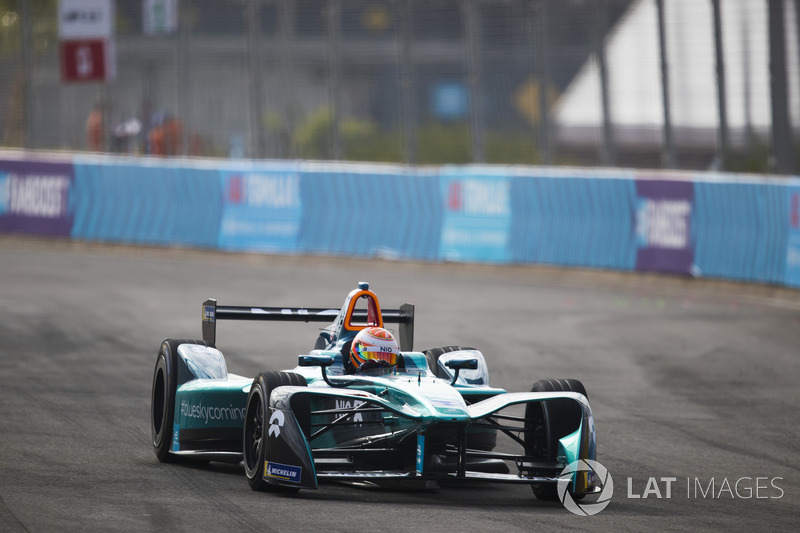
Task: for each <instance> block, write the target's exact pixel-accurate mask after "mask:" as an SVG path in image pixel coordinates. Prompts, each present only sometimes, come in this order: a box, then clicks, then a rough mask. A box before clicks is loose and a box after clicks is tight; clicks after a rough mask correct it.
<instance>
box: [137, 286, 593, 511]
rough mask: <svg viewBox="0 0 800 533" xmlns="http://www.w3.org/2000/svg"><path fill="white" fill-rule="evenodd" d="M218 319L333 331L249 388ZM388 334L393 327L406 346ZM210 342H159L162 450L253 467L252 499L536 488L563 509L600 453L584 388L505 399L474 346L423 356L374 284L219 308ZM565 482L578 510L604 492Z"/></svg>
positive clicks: (154, 415) (161, 456)
mask: <svg viewBox="0 0 800 533" xmlns="http://www.w3.org/2000/svg"><path fill="white" fill-rule="evenodd" d="M220 320H265V321H302V322H325V323H329V324H328V325H327V326H326V327H325V328H324V329H322V330H321V332H320V333H319V334H318V337H317V339H316V342H315V344H314V348H313V349H311V350H309V351H308V352H307V353H304V354H301V355H299V356H298V360H297V361H298V365H297V366H296V367H295V368H293V369H291V370H285V371H265V372H261V373H259V374H258V375H257V376H256V377H255V378H246V377H242V376H237V375H234V374H230V373H228V371H227V367H226V364H225V358H224V356H223V354H222V352H220V350H219V349H218V348H217V347H216V325H217V321H220ZM389 324H397V339H395V338H394V334H393V333H392V332H391V331H389V330H386V329H385V328H384V326H388V325H389ZM376 332H377V333H376ZM367 333H369V334H374V335H378V336H382V337H381V338H380V339H378V340H377V341H376V342H380V343H382V346H383V347H379V348H376V347H375V346H372V345H369V344H368V343H365V342H363V341H362V340H359V339H361V338H362V337H363V336H364V335H366V334H367ZM202 336H203V338H202V340H178V339H166V340H164V341H163V342H162V344H161V347H160V349H159V352H158V355H157V357H156V364H155V370H154V375H153V388H152V398H151V400H152V401H151V426H152V444H153V448H154V450H155V454H156V457H157V458H158V460H159V461H162V462H171V461H176V460H179V459H180V460H196V461H224V462H232V463H243V465H244V471H245V474H246V477H247V480H248V482H249V485H250V487H251V488H252V489H253V490H258V491H297V490H300V489H317V488H318V486H319V482H320V481H323V480H338V481H358V482H369V483H374V484H377V485H380V484H381V483H382V482H387V483H389V482H397V481H402V480H418V481H425V482H445V484H446V482H453V483H457V482H461V481H473V482H474V481H486V482H501V483H517V484H528V485H530V486H531V487H532V488H533V493H534V494H535V495H536V497H537V498H540V499H548V500H553V499H556V498H557V497H558V496H557V492H556V487H557V483H558V481H559V476H560V474H561V473H562V471H566V470H565V468H566V467H567V465H569V464H571V463H573V462H575V461H578V460H581V459H584V460H585V459H589V460H594V459H595V456H596V436H595V426H594V420H593V416H592V410H591V408H590V405H589V401H588V396H587V394H586V390H585V388H584V386H583V384H581V382H580V381H578V380H574V379H543V380H539V381H536V382H535V383H534V384H533V386H532V388H531V391H530V392H506V391H505V390H503V389H500V388H495V387H492V386H490V384H489V371H488V367H487V364H486V360H485V358H484V356H483V354H482V353H481V352H480V351H478V350H476V349H473V348H471V347H465V346H455V345H447V346H442V347H438V348H433V349H427V350H422V351H414V350H413V341H414V306H413V305H410V304H403V305H402V306H400V307H398V308H396V309H383V310H382V309H381V307H380V302H379V301H378V298H377V296H376V294H375V293H374V292H373V291H372V290H370V287H369V283H366V282H360V283H359V284H358V287H357V288H356V289H354V290H352V291H350V292H349V294H348V295H347V297H346V298H345V301H344V304H343V305H342V306H341V308H338V309H336V308H302V307H250V306H223V305H218V304H217V302H216V300H214V299H209V300H206V301H205V302H203V306H202ZM376 346H377V345H376ZM373 352H374V353H373ZM372 355H380V359H376V360H368V359H369V356H372ZM362 356H363V357H366V358H367V359H365V360H364V363H363V364H359V361H360V360H361V358H362ZM368 363H372V364H368ZM567 475H569V476H571V479H570V481H569V491H570V493H571V494H572V495H573V497H574V498H576V499H578V498H581V497H583V496H585V495H587V494H591V493H596V492H598V491H600V489H601V483H600V480H599V479H597V477H596V476H594V475H593V474H592V473H591V472H582V471H577V472H576V471H572V472H571V473H568V474H567ZM562 499H563V494H562Z"/></svg>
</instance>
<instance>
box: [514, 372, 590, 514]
mask: <svg viewBox="0 0 800 533" xmlns="http://www.w3.org/2000/svg"><path fill="white" fill-rule="evenodd" d="M531 392H578V393H580V394H583V395H584V396H586V397H587V398H588V397H589V395H588V394H586V388H585V387H584V386H583V383H581V382H580V381H578V380H577V379H540V380H539V381H537V382H536V383H534V384H533V386H532V387H531ZM582 418H583V415H582V411H581V409H580V407H579V406H577V405H576V404H575V402H574V401H572V400H567V399H563V400H548V401H545V402H539V403H533V404H528V405H527V406H526V407H525V420H526V431H525V449H526V455H532V456H535V457H537V456H538V457H543V458H544V459H545V460H546V461H548V462H555V461H556V456H557V455H558V441H559V439H561V438H563V437H566V436H567V435H569V434H570V433H572V432H574V431H575V430H576V429H578V427H579V425H580V423H581V420H582ZM531 488H532V489H533V494H534V496H536V498H537V499H539V500H550V501H553V500H558V499H559V498H558V492H557V486H556V484H555V483H540V484H534V485H532V486H531ZM576 499H579V498H576Z"/></svg>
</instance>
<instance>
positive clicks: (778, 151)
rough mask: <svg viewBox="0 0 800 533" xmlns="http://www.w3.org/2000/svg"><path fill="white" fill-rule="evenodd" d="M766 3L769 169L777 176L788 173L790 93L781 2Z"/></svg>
mask: <svg viewBox="0 0 800 533" xmlns="http://www.w3.org/2000/svg"><path fill="white" fill-rule="evenodd" d="M768 2H769V4H768V7H769V73H770V77H769V78H770V97H771V100H772V155H773V158H774V162H773V164H772V165H771V166H773V167H774V170H775V171H776V172H778V173H780V174H791V173H792V172H793V169H794V164H793V161H792V129H791V127H790V126H789V92H788V87H787V76H786V38H785V30H784V24H785V22H784V20H783V18H784V7H783V0H768Z"/></svg>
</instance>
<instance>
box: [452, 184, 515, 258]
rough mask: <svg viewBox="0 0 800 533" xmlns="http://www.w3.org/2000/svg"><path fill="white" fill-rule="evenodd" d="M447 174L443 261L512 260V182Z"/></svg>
mask: <svg viewBox="0 0 800 533" xmlns="http://www.w3.org/2000/svg"><path fill="white" fill-rule="evenodd" d="M464 174H466V173H465V172H456V173H455V174H452V175H448V174H443V175H442V176H441V182H440V186H441V195H442V202H443V205H442V207H441V209H442V212H443V215H444V216H443V220H442V228H441V240H440V243H439V259H443V260H445V261H480V262H484V261H485V262H492V263H502V262H506V261H508V260H509V258H510V253H509V246H508V243H509V234H510V229H511V200H510V194H509V192H510V189H511V185H510V180H509V178H508V177H506V176H488V175H469V174H466V175H464Z"/></svg>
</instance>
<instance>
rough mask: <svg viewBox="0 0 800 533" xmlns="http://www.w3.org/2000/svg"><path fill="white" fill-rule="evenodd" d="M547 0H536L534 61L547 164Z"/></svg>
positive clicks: (541, 138) (549, 158) (541, 140)
mask: <svg viewBox="0 0 800 533" xmlns="http://www.w3.org/2000/svg"><path fill="white" fill-rule="evenodd" d="M548 1H549V0H538V3H539V13H538V15H539V17H538V24H537V25H536V29H537V30H538V31H536V33H537V34H538V39H536V47H537V48H538V50H537V52H536V63H537V69H536V70H537V74H538V76H537V77H538V78H539V146H540V150H541V154H542V163H544V164H545V165H549V164H551V163H552V159H553V153H552V146H551V144H550V109H549V105H550V103H549V101H548V92H549V87H550V64H549V61H548V56H549V49H548V44H549V41H550V37H549V32H548V29H549V28H548V26H549V24H550V20H549V18H550V17H549V16H548V8H547V3H548Z"/></svg>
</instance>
